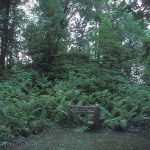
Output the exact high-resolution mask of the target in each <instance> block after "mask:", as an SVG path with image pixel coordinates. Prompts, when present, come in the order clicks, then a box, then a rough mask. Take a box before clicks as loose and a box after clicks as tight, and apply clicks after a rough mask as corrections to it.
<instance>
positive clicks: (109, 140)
mask: <svg viewBox="0 0 150 150" xmlns="http://www.w3.org/2000/svg"><path fill="white" fill-rule="evenodd" d="M7 150H150V139H149V138H148V137H146V136H144V135H139V134H133V133H124V132H114V131H110V130H103V131H102V130H101V131H97V132H84V133H76V132H74V131H73V130H71V129H63V128H52V129H50V130H47V131H44V132H42V133H41V134H39V135H36V136H32V137H30V138H27V139H25V140H24V142H20V144H19V143H17V144H14V145H12V146H11V147H10V148H7Z"/></svg>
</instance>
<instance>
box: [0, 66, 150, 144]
mask: <svg viewBox="0 0 150 150" xmlns="http://www.w3.org/2000/svg"><path fill="white" fill-rule="evenodd" d="M97 67H98V66H95V64H92V63H89V64H86V65H83V66H82V67H80V68H79V67H72V69H70V71H69V72H68V73H67V77H66V79H64V80H60V79H56V80H55V81H53V82H51V81H49V77H50V76H48V75H47V76H45V75H41V74H39V73H38V72H37V71H34V70H28V71H27V70H24V69H17V68H13V69H12V70H11V72H10V73H7V78H6V76H5V80H2V81H0V144H1V145H5V144H7V143H8V142H10V141H11V140H12V139H14V138H15V137H17V136H20V135H21V136H28V135H30V134H37V133H38V132H40V131H42V130H43V129H44V128H46V127H50V126H51V123H52V122H56V123H60V124H65V123H66V119H67V105H68V104H77V105H95V104H99V107H100V122H101V126H102V127H109V128H112V129H117V130H126V129H128V128H130V127H132V126H134V127H147V128H148V127H150V90H149V89H148V87H145V86H143V85H139V84H137V85H135V84H132V83H130V82H129V81H127V79H125V78H124V77H123V76H121V75H118V74H117V73H115V72H110V73H109V72H108V71H107V70H105V69H103V70H102V69H101V68H100V69H99V70H98V69H97ZM86 119H87V120H88V117H87V118H86Z"/></svg>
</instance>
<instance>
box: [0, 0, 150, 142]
mask: <svg viewBox="0 0 150 150" xmlns="http://www.w3.org/2000/svg"><path fill="white" fill-rule="evenodd" d="M149 27H150V1H149V0H141V1H140V0H129V1H127V0H35V1H33V0H0V145H5V144H7V143H9V142H11V141H12V140H13V139H14V138H15V137H18V136H29V135H31V134H37V133H38V132H40V131H41V130H43V129H45V128H49V127H50V126H51V123H57V124H60V125H65V124H66V120H67V106H68V105H69V104H74V105H96V104H99V108H100V118H99V119H100V122H101V125H100V126H101V128H111V129H114V130H126V131H127V130H129V129H139V130H140V129H144V130H148V129H149V128H150V29H149ZM85 119H87V120H88V117H87V118H85Z"/></svg>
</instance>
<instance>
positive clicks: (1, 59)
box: [0, 0, 10, 73]
mask: <svg viewBox="0 0 150 150" xmlns="http://www.w3.org/2000/svg"><path fill="white" fill-rule="evenodd" d="M5 4H6V5H5V16H4V21H3V31H2V40H1V54H0V73H2V72H3V71H4V70H5V57H6V52H7V49H8V41H9V32H8V30H9V12H10V0H6V3H5Z"/></svg>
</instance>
